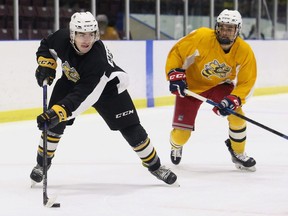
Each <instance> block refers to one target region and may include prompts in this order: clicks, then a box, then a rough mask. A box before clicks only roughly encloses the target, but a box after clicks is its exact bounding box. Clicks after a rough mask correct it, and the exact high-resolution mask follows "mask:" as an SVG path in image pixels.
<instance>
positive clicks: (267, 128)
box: [184, 89, 288, 140]
mask: <svg viewBox="0 0 288 216" xmlns="http://www.w3.org/2000/svg"><path fill="white" fill-rule="evenodd" d="M184 92H185V93H186V94H187V95H189V96H192V97H194V98H196V99H198V100H200V101H203V102H206V103H208V104H211V105H212V106H218V103H215V102H214V101H212V100H210V99H207V98H205V97H203V96H201V95H199V94H196V93H194V92H192V91H189V90H188V89H185V90H184ZM226 110H227V111H228V112H229V113H230V114H232V115H235V116H237V117H239V118H241V119H244V120H246V121H248V122H250V123H252V124H254V125H257V126H259V127H261V128H263V129H265V130H267V131H270V132H271V133H274V134H276V135H278V136H280V137H282V138H284V139H287V140H288V136H287V135H285V134H283V133H280V132H279V131H276V130H274V129H272V128H270V127H267V126H265V125H263V124H261V123H259V122H257V121H254V120H252V119H250V118H248V117H246V116H243V115H241V114H239V113H237V112H235V111H234V110H232V109H229V108H226Z"/></svg>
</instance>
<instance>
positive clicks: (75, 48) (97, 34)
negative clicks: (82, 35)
mask: <svg viewBox="0 0 288 216" xmlns="http://www.w3.org/2000/svg"><path fill="white" fill-rule="evenodd" d="M95 32H96V34H95V39H94V41H93V44H94V43H95V42H96V41H98V40H100V35H99V31H97V30H96V31H95ZM75 36H76V31H70V43H71V45H72V47H73V48H74V50H75V51H76V53H77V54H78V55H83V53H81V52H80V51H79V50H78V48H77V47H76V45H75Z"/></svg>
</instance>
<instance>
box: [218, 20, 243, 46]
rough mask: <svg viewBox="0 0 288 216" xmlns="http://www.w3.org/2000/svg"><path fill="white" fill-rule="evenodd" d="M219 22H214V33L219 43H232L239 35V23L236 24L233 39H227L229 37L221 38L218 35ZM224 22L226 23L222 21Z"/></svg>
mask: <svg viewBox="0 0 288 216" xmlns="http://www.w3.org/2000/svg"><path fill="white" fill-rule="evenodd" d="M219 24H220V23H219V22H217V23H216V24H215V34H216V38H217V40H218V41H219V43H220V44H223V45H229V44H232V43H234V41H235V40H236V38H237V37H238V36H239V34H240V28H239V26H240V24H238V25H236V27H235V28H236V31H235V35H234V38H233V40H229V39H222V38H220V37H219V31H218V28H219ZM224 24H226V23H224Z"/></svg>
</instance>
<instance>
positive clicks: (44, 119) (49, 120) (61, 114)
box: [37, 105, 67, 130]
mask: <svg viewBox="0 0 288 216" xmlns="http://www.w3.org/2000/svg"><path fill="white" fill-rule="evenodd" d="M66 120H67V112H66V110H65V108H64V107H62V106H60V105H54V106H52V108H51V109H49V110H47V111H46V112H44V113H42V114H41V115H39V116H37V124H38V128H39V129H40V130H43V129H44V124H46V126H47V129H50V128H53V127H55V126H56V125H57V124H58V123H60V122H62V121H66Z"/></svg>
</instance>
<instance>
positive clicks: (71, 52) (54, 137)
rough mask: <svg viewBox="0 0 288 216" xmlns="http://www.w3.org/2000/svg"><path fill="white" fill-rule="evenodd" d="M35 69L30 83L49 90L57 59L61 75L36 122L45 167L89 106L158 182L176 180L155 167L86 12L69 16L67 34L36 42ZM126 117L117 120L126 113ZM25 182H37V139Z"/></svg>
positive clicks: (121, 74) (119, 73) (120, 74)
mask: <svg viewBox="0 0 288 216" xmlns="http://www.w3.org/2000/svg"><path fill="white" fill-rule="evenodd" d="M36 56H37V62H38V64H39V66H38V68H37V70H36V74H35V75H36V78H37V82H38V85H39V86H43V82H44V80H47V83H48V85H51V84H52V82H53V80H54V78H55V73H56V67H57V62H56V60H57V58H60V60H61V63H62V65H61V66H62V71H63V74H62V76H61V78H59V79H58V80H57V82H56V84H55V86H54V88H53V92H52V94H51V98H50V101H49V105H48V110H47V111H46V112H45V113H42V114H41V115H39V116H38V117H37V123H38V127H39V129H40V130H43V127H44V124H46V125H47V128H48V131H47V134H48V135H47V166H48V168H50V166H51V161H52V158H53V157H54V153H55V151H56V149H57V145H58V142H59V141H60V139H61V136H62V135H63V133H64V130H65V128H66V126H67V125H72V124H73V120H74V118H75V117H76V116H78V115H79V114H80V113H82V112H84V111H85V110H86V109H88V108H89V107H91V106H92V107H94V108H95V109H96V110H97V112H98V113H99V114H100V115H101V117H102V118H103V119H104V120H105V122H106V123H107V125H108V126H109V128H110V129H111V130H119V131H120V132H121V134H122V135H123V137H124V138H125V139H126V141H127V142H128V143H129V145H130V146H131V147H132V149H133V150H134V151H135V152H136V153H137V155H138V156H139V158H140V159H141V160H142V163H143V165H144V166H145V167H147V168H148V170H149V171H150V172H151V173H152V174H153V175H154V176H156V177H157V178H158V179H160V180H162V181H164V182H165V183H167V184H173V183H174V182H175V181H176V179H177V176H176V175H175V174H174V173H173V172H172V171H171V170H170V169H168V168H166V167H165V166H162V165H161V162H160V159H159V157H158V155H157V153H156V150H155V148H154V147H153V145H152V144H151V143H150V139H149V137H148V135H147V133H146V131H145V129H144V128H143V127H142V125H141V124H140V120H139V117H138V114H137V111H136V109H135V107H134V104H133V101H132V99H131V98H130V95H129V93H128V91H127V89H126V88H127V85H128V75H127V73H126V72H125V71H123V70H122V69H121V68H120V67H118V66H117V65H116V64H115V62H114V61H113V56H112V54H111V53H110V52H109V50H108V49H107V48H106V46H105V45H104V44H103V43H102V41H101V40H100V39H99V29H98V24H97V21H96V20H95V17H94V16H93V15H92V14H91V13H90V12H77V13H75V14H73V15H72V17H71V21H70V25H69V29H60V30H58V31H56V32H55V33H53V34H51V35H49V36H48V37H47V38H44V39H42V40H41V43H40V46H39V48H38V51H37V53H36ZM126 111H128V112H127V113H129V115H125V116H122V117H121V118H119V117H118V115H117V114H119V113H123V112H126ZM30 178H31V179H32V181H34V182H41V181H42V179H43V140H42V137H41V140H40V144H39V146H38V152H37V165H36V166H35V167H34V168H33V170H32V172H31V174H30Z"/></svg>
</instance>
